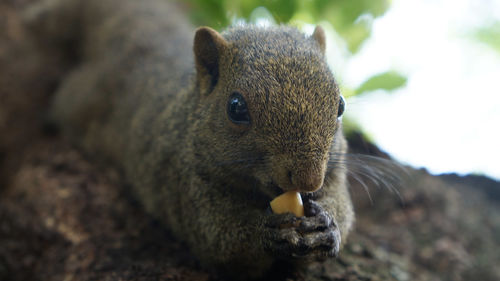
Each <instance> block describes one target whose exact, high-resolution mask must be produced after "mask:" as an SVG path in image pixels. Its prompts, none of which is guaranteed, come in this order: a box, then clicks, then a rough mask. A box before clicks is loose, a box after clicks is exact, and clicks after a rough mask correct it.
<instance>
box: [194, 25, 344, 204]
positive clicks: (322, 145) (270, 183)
mask: <svg viewBox="0 0 500 281" xmlns="http://www.w3.org/2000/svg"><path fill="white" fill-rule="evenodd" d="M324 53H325V36H324V31H323V30H322V29H321V27H317V28H316V29H315V31H314V33H313V35H311V36H306V35H304V34H303V33H301V32H299V31H298V30H296V29H294V28H291V27H283V26H281V27H267V28H264V27H255V26H251V27H249V26H245V27H234V28H231V29H229V30H227V31H226V32H224V33H223V34H222V35H221V34H219V33H218V32H217V31H215V30H213V29H211V28H208V27H201V28H199V29H198V30H197V31H196V35H195V40H194V55H195V65H196V71H197V78H196V79H197V83H196V85H197V93H198V94H199V96H198V98H197V99H198V101H197V105H196V109H195V110H194V113H193V114H192V115H191V116H192V118H193V119H192V120H191V122H193V130H194V131H193V132H195V134H196V136H197V137H196V140H195V141H194V143H193V151H194V153H195V156H196V157H195V159H197V160H196V161H197V162H198V164H197V167H198V168H197V169H198V170H199V171H198V172H199V173H204V174H205V175H206V176H209V177H211V178H212V180H213V177H217V179H221V180H222V181H223V182H225V183H229V184H230V185H231V186H233V185H237V184H244V183H248V184H249V186H256V185H258V186H259V188H260V189H261V191H263V192H264V193H266V194H268V195H270V196H275V195H276V194H274V192H275V190H276V186H278V187H279V188H281V189H282V190H283V191H288V190H297V191H301V192H312V191H315V190H317V189H319V188H320V187H321V186H322V185H323V181H324V178H325V173H326V169H327V162H328V158H329V152H330V150H331V147H332V144H333V142H334V140H335V138H336V137H337V136H338V137H341V132H340V131H341V130H340V129H339V127H340V121H339V114H341V113H342V112H341V111H342V110H343V104H342V103H343V100H342V99H341V97H340V95H339V90H338V87H337V84H336V82H335V80H334V77H333V75H332V73H331V71H330V70H329V68H328V65H327V63H326V61H325V57H324ZM202 147H204V148H205V149H204V150H206V151H201V148H202ZM198 148H200V149H198ZM208 166H209V167H210V168H207V167H208ZM273 190H274V191H273Z"/></svg>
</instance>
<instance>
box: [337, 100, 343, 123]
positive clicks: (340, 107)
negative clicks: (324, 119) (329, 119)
mask: <svg viewBox="0 0 500 281" xmlns="http://www.w3.org/2000/svg"><path fill="white" fill-rule="evenodd" d="M344 110H345V100H344V97H343V96H340V100H339V111H338V112H337V118H340V117H341V116H342V114H344Z"/></svg>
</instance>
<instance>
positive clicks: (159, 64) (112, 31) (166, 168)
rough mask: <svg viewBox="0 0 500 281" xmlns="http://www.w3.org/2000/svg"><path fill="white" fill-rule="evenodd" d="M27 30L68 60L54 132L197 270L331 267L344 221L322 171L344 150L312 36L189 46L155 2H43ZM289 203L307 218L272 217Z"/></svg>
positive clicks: (203, 37)
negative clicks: (111, 180) (132, 201)
mask: <svg viewBox="0 0 500 281" xmlns="http://www.w3.org/2000/svg"><path fill="white" fill-rule="evenodd" d="M47 14H48V15H49V16H46V15H47ZM44 15H45V16H44ZM28 18H29V20H30V21H31V22H34V23H36V24H33V28H34V29H35V30H36V29H38V30H41V31H40V32H39V33H38V35H37V36H40V37H41V38H42V39H40V40H45V42H49V43H47V44H53V45H54V46H57V47H58V48H61V49H64V48H63V47H61V46H66V47H65V48H67V46H71V50H70V51H71V52H72V53H76V54H77V55H76V57H77V58H78V60H77V63H76V65H75V66H74V67H73V70H72V71H71V72H70V73H69V74H68V75H67V77H65V78H64V80H63V82H62V84H61V86H60V88H59V89H58V91H57V93H56V94H55V97H54V102H53V106H52V109H51V113H50V117H51V119H52V120H54V122H56V123H57V124H58V125H59V126H60V128H61V130H62V131H63V133H64V134H65V135H67V136H70V137H71V139H72V140H73V141H74V142H75V143H77V144H79V145H80V146H82V147H83V148H84V150H86V151H87V152H89V153H92V154H95V155H98V156H99V157H102V158H105V159H108V160H110V162H111V163H113V164H114V165H116V166H117V167H119V168H120V169H121V170H123V172H124V174H125V175H126V178H127V181H128V182H130V183H131V186H132V190H133V192H134V194H135V195H136V196H137V198H138V199H139V201H140V202H141V203H142V205H143V206H144V208H145V209H146V210H147V211H148V212H149V213H150V214H152V215H153V216H155V217H156V218H157V219H158V220H159V221H161V222H162V223H164V224H165V225H166V226H167V227H168V228H169V229H170V230H171V231H172V233H173V234H174V235H175V236H176V237H177V238H179V239H180V240H182V241H185V242H186V243H187V245H188V246H189V247H190V249H191V251H192V252H193V253H194V254H195V255H196V256H197V257H199V259H200V260H201V262H202V263H203V264H205V265H206V266H208V267H210V266H211V267H215V268H216V269H218V270H220V271H222V272H226V273H228V274H231V275H232V276H237V275H238V272H246V273H247V274H246V275H245V277H251V278H252V277H258V276H261V275H262V274H264V273H265V272H266V271H267V270H268V269H269V268H270V267H271V266H272V264H273V263H274V262H276V261H277V260H287V261H292V262H298V263H301V262H307V261H311V260H317V259H324V258H327V257H332V256H336V255H337V254H338V251H339V248H340V243H341V237H342V239H343V240H345V237H346V236H347V234H348V232H349V230H350V228H351V225H352V223H353V220H354V218H353V217H354V214H353V209H352V204H351V200H350V197H349V193H348V189H347V183H346V171H345V169H344V168H342V167H341V166H332V165H329V162H330V160H331V159H332V158H334V159H335V161H337V162H341V161H342V159H343V157H344V156H343V155H344V154H345V152H346V149H347V146H346V141H345V139H344V137H343V135H342V130H341V124H340V123H341V122H340V119H339V118H338V117H339V116H338V114H339V111H340V109H339V106H340V105H339V104H340V103H341V98H340V94H339V91H338V87H337V84H336V82H335V81H334V78H333V75H332V73H331V71H330V70H329V68H328V66H327V64H326V62H325V58H324V48H325V39H324V34H323V32H322V30H321V28H317V29H316V31H315V32H314V34H313V35H311V36H306V35H304V34H303V33H301V32H299V31H297V30H296V29H294V28H291V27H286V26H280V27H266V28H264V27H255V26H240V27H233V28H229V29H228V30H226V31H225V32H223V33H222V34H219V33H218V32H216V31H215V30H213V29H210V28H207V27H202V28H199V29H197V30H196V32H195V33H193V30H194V29H193V28H192V27H191V26H190V24H188V23H187V21H186V19H185V18H184V16H183V14H182V12H179V11H178V10H177V9H176V7H174V5H172V4H171V3H167V2H165V1H161V0H145V1H131V0H124V1H118V0H99V1H97V0H88V1H76V0H70V1H59V0H58V1H48V2H47V3H44V4H43V5H39V6H38V7H35V8H33V9H32V11H30V16H29V17H28ZM193 34H194V40H193ZM47 44H46V45H47ZM66 51H68V48H67V49H66ZM231 106H232V107H231ZM231 114H233V116H232V117H231ZM228 115H229V116H228ZM289 190H297V191H299V192H301V194H302V197H303V200H304V207H305V213H306V215H305V217H300V218H297V217H295V216H293V215H292V214H281V215H277V214H272V213H270V212H269V211H268V208H269V202H270V201H271V200H272V199H273V198H274V197H276V196H278V195H279V194H281V193H283V192H284V191H289ZM284 225H286V227H283V226H284Z"/></svg>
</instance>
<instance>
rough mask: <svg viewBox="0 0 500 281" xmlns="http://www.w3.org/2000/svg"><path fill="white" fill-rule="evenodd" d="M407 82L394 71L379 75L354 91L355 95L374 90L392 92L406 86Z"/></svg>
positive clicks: (404, 77)
mask: <svg viewBox="0 0 500 281" xmlns="http://www.w3.org/2000/svg"><path fill="white" fill-rule="evenodd" d="M407 80H408V79H407V78H406V76H403V75H402V74H400V73H398V72H396V71H387V72H383V73H379V74H376V75H374V76H372V77H370V78H368V80H366V81H365V82H363V84H361V86H359V87H358V89H356V95H359V94H361V93H364V92H370V91H374V90H386V91H392V90H395V89H397V88H401V87H403V86H404V85H406V82H407Z"/></svg>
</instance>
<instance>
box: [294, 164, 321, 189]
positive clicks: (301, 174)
mask: <svg viewBox="0 0 500 281" xmlns="http://www.w3.org/2000/svg"><path fill="white" fill-rule="evenodd" d="M323 179H324V172H323V171H313V170H311V169H308V170H305V171H292V170H288V180H289V182H290V190H298V191H303V192H313V191H316V190H318V189H320V188H321V186H322V185H323Z"/></svg>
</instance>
